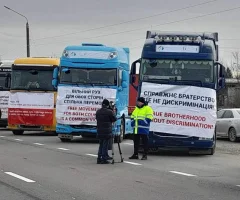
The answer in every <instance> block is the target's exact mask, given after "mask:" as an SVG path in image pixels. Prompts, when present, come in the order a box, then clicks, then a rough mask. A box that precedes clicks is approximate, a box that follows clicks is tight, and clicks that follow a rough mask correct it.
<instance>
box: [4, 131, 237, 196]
mask: <svg viewBox="0 0 240 200" xmlns="http://www.w3.org/2000/svg"><path fill="white" fill-rule="evenodd" d="M97 147H98V145H97V143H96V142H93V141H89V140H83V139H81V138H80V139H77V140H76V141H74V142H72V143H61V142H60V140H59V139H58V138H57V137H56V136H48V135H46V134H43V133H39V134H36V133H35V134H30V135H29V134H26V135H23V136H14V135H13V134H12V133H11V132H10V131H5V130H0V200H21V199H30V200H32V199H35V200H38V199H42V200H48V199H49V200H50V199H51V200H55V199H56V200H57V199H58V200H68V199H69V200H72V199H79V200H85V199H86V200H126V199H128V200H135V199H136V200H146V199H149V200H155V199H156V200H173V199H174V200H205V199H206V200H209V199H211V200H214V199H216V200H225V199H226V200H229V199H231V200H235V199H236V200H239V195H240V173H239V171H240V159H239V156H240V155H239V154H240V151H239V149H240V143H236V144H233V143H230V142H228V141H226V140H218V142H217V151H216V154H215V155H214V156H188V155H176V154H160V155H150V156H149V158H148V160H147V161H141V160H137V161H134V162H132V161H129V160H128V157H129V156H130V155H131V154H132V151H133V146H132V141H124V143H122V144H121V147H122V150H123V154H124V158H125V159H124V160H125V162H124V163H116V164H115V165H97V164H96V152H97ZM115 152H116V153H118V151H117V150H116V151H115ZM116 159H118V160H119V157H116Z"/></svg>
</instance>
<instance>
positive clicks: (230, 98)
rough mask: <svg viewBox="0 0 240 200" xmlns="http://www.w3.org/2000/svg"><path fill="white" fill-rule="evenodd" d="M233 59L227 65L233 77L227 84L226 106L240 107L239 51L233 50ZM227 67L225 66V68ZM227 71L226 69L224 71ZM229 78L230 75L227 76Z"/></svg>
mask: <svg viewBox="0 0 240 200" xmlns="http://www.w3.org/2000/svg"><path fill="white" fill-rule="evenodd" d="M232 56H233V61H232V63H231V64H230V65H227V67H228V68H229V69H230V70H231V71H232V75H233V79H230V81H229V83H228V86H227V88H226V89H227V91H226V92H227V107H232V108H239V107H240V101H239V99H240V73H239V72H240V63H239V61H240V52H237V51H236V52H233V53H232ZM226 69H227V68H226ZM226 72H227V71H226ZM229 78H230V77H229Z"/></svg>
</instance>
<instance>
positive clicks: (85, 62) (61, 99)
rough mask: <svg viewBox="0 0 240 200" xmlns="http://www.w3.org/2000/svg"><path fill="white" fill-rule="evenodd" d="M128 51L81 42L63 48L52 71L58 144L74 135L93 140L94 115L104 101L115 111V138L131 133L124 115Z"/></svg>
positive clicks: (126, 102)
mask: <svg viewBox="0 0 240 200" xmlns="http://www.w3.org/2000/svg"><path fill="white" fill-rule="evenodd" d="M129 73H130V64H129V49H128V48H118V47H109V46H105V45H103V44H92V43H83V44H81V45H78V46H67V47H66V48H65V49H64V51H63V54H62V56H61V58H60V66H59V68H55V70H54V75H53V81H52V84H53V85H54V87H56V88H57V103H56V120H57V125H56V132H57V134H58V137H59V138H60V140H61V141H62V142H69V141H71V140H72V139H73V137H74V136H82V137H83V138H84V137H85V138H87V137H96V133H97V130H96V119H95V113H96V111H97V109H99V108H100V107H101V103H102V101H103V99H104V98H107V99H108V100H110V102H111V105H112V108H113V107H115V108H116V110H117V117H118V120H117V122H116V123H115V126H114V134H115V139H116V140H119V142H122V140H123V139H124V137H125V135H126V134H128V133H130V132H132V128H131V123H130V119H129V118H128V117H127V116H128V102H129Z"/></svg>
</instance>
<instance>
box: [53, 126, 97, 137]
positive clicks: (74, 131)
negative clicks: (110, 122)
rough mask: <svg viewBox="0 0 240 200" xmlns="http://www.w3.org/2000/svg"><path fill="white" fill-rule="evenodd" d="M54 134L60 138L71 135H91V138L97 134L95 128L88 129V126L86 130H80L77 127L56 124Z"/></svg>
mask: <svg viewBox="0 0 240 200" xmlns="http://www.w3.org/2000/svg"><path fill="white" fill-rule="evenodd" d="M56 132H57V134H59V135H60V136H61V135H73V136H80V135H92V136H95V135H96V134H97V128H96V127H90V126H89V127H87V128H80V127H77V126H70V125H62V124H57V126H56Z"/></svg>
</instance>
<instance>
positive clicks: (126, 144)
mask: <svg viewBox="0 0 240 200" xmlns="http://www.w3.org/2000/svg"><path fill="white" fill-rule="evenodd" d="M123 144H126V145H133V144H132V143H123Z"/></svg>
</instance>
